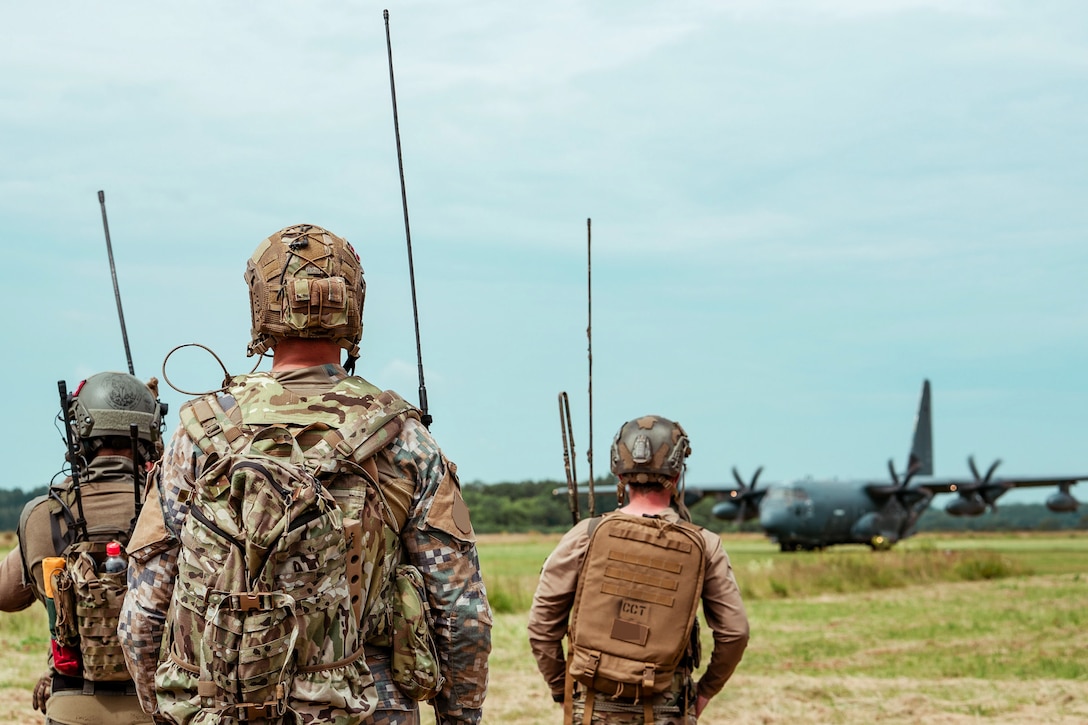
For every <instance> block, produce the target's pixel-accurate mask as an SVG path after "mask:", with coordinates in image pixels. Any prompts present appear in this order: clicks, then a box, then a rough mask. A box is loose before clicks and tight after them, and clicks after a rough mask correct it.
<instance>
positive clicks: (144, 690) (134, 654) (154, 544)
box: [117, 428, 193, 713]
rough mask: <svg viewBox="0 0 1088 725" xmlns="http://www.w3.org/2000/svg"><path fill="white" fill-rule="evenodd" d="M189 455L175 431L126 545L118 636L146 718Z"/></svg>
mask: <svg viewBox="0 0 1088 725" xmlns="http://www.w3.org/2000/svg"><path fill="white" fill-rule="evenodd" d="M192 452H193V443H192V441H191V440H190V439H189V437H188V436H187V435H185V432H184V430H182V429H181V428H179V429H178V431H177V432H176V433H175V434H174V438H173V440H171V441H170V444H169V446H168V447H167V448H166V451H165V453H164V455H163V457H162V460H161V461H160V462H159V463H158V464H156V467H155V469H154V470H153V472H152V474H151V475H150V476H149V477H148V480H149V482H150V483H149V485H148V490H147V495H146V497H145V500H144V507H143V509H142V510H141V512H140V519H139V521H137V523H136V529H135V530H134V531H133V532H132V538H131V540H130V541H129V545H128V554H129V567H128V594H127V595H126V596H125V601H124V603H123V604H122V606H121V615H120V619H119V622H118V626H117V635H118V638H119V639H120V641H121V646H122V648H123V649H124V653H125V659H126V660H127V662H128V667H129V671H130V672H131V673H132V679H133V681H134V682H135V683H136V692H137V694H138V695H139V697H140V705H141V706H142V707H143V709H144V710H145V711H146V712H149V713H154V712H155V710H156V701H155V670H156V668H157V667H158V664H159V650H160V645H161V643H162V636H163V629H164V625H165V622H166V614H167V611H168V610H169V608H170V599H171V597H172V596H173V593H174V578H175V577H176V576H177V570H178V564H177V559H178V541H177V538H176V537H175V535H174V534H173V533H172V532H173V531H177V530H178V529H179V528H180V526H181V524H182V523H183V522H184V519H185V515H186V514H187V513H188V507H189V505H188V496H189V493H190V492H191V490H192V482H191V481H190V480H189V477H188V476H187V472H188V470H189V466H190V460H191V457H192Z"/></svg>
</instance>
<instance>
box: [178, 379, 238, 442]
mask: <svg viewBox="0 0 1088 725" xmlns="http://www.w3.org/2000/svg"><path fill="white" fill-rule="evenodd" d="M179 415H180V417H181V424H182V426H184V427H185V432H186V433H188V434H189V438H191V439H192V440H193V443H194V444H195V445H196V447H197V448H198V449H199V450H200V451H201V453H204V454H208V453H211V452H212V451H216V452H218V453H219V454H220V455H226V454H228V453H231V452H238V451H239V450H241V448H243V447H244V445H245V433H244V431H243V430H242V414H241V411H240V410H239V409H238V406H237V405H232V406H231V407H230V408H229V410H228V409H225V408H224V407H223V404H222V403H221V402H220V400H219V395H217V394H216V393H209V394H208V395H205V396H203V397H200V398H196V399H194V400H190V401H188V402H186V403H185V404H183V405H182V406H181V411H180V413H179Z"/></svg>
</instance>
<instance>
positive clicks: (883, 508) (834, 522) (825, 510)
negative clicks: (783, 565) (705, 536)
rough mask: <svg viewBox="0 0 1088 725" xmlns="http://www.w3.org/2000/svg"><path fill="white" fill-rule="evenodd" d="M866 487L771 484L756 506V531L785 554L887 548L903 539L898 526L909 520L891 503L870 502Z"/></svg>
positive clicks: (857, 483)
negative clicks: (855, 547) (841, 548)
mask: <svg viewBox="0 0 1088 725" xmlns="http://www.w3.org/2000/svg"><path fill="white" fill-rule="evenodd" d="M866 485H868V484H867V482H865V481H836V480H830V481H816V480H808V479H805V480H800V481H795V482H793V483H789V484H774V485H772V486H771V487H770V488H769V489H768V491H767V494H766V495H765V496H764V497H763V500H762V502H761V503H760V508H759V522H760V526H761V527H762V528H763V531H764V532H765V533H766V534H767V536H769V537H770V538H771V539H772V540H774V541H775V542H777V543H778V544H779V546H780V547H781V548H782V550H783V551H794V550H797V549H818V548H822V547H825V546H832V545H835V544H866V545H869V546H873V547H874V548H881V547H882V546H883V545H891V544H892V543H895V541H897V540H898V539H899V538H901V536H900V531H901V525H902V523H903V522H904V520H905V519H906V517H907V516H908V515H909V514H908V512H907V511H906V510H904V508H903V507H902V506H901V505H900V504H899V502H898V501H896V500H895V499H894V498H889V499H886V500H883V501H877V500H874V499H873V498H872V497H871V496H870V495H869V494H868V493H867V492H866V490H865V486H866Z"/></svg>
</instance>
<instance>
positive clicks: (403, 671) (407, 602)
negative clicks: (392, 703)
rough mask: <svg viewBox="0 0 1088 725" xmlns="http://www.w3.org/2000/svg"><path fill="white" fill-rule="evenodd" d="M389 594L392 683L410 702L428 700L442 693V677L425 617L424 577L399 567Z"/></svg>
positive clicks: (405, 565)
mask: <svg viewBox="0 0 1088 725" xmlns="http://www.w3.org/2000/svg"><path fill="white" fill-rule="evenodd" d="M392 590H393V591H392V601H391V602H390V605H391V607H390V609H391V615H392V616H391V619H392V622H391V623H392V627H391V629H392V643H391V645H392V649H391V654H390V665H391V667H392V671H393V681H394V682H396V683H397V686H398V687H399V688H400V689H401V692H403V693H404V694H405V695H407V696H408V697H410V698H412V699H413V700H430V699H431V698H433V697H434V696H435V695H436V694H438V691H439V690H441V689H442V684H443V677H442V673H441V671H440V670H439V666H438V651H437V649H436V648H435V644H434V637H433V636H432V634H431V626H430V621H429V620H430V618H429V617H428V615H427V613H428V607H427V592H426V589H425V588H424V586H423V575H422V574H420V573H419V569H417V568H415V567H414V566H412V565H411V564H400V565H398V566H397V568H396V574H395V577H394V581H393V587H392Z"/></svg>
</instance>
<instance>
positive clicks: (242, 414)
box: [181, 373, 419, 473]
mask: <svg viewBox="0 0 1088 725" xmlns="http://www.w3.org/2000/svg"><path fill="white" fill-rule="evenodd" d="M228 391H229V392H230V394H231V398H233V402H234V405H231V406H229V408H226V409H225V408H224V407H223V405H222V403H221V402H220V397H219V396H218V395H215V394H211V395H206V396H204V397H202V398H198V399H196V400H193V401H190V402H189V403H186V404H185V405H184V406H182V408H181V422H182V425H183V426H184V427H185V430H186V432H187V433H188V434H189V437H190V438H191V439H192V440H193V442H194V443H195V444H196V446H197V448H199V449H200V451H201V452H203V453H204V454H205V455H206V454H208V453H211V452H212V451H215V452H217V453H219V454H220V455H228V454H230V453H240V452H242V451H243V450H244V449H245V448H246V446H247V445H249V443H250V441H251V439H250V438H249V437H248V436H247V435H246V430H245V426H252V425H270V424H277V423H281V424H290V425H291V426H292V427H295V426H297V427H306V426H312V427H313V428H314V429H315V433H316V432H318V431H320V434H319V435H320V437H319V438H318V440H317V441H316V442H314V443H313V444H312V445H310V446H308V447H307V449H306V457H307V459H310V460H314V461H323V462H325V463H324V464H323V466H324V467H328V466H335V465H336V464H335V462H336V460H337V459H341V460H343V459H346V460H351V461H354V462H355V463H357V464H360V465H363V464H364V463H365V462H366V461H367V459H369V458H371V457H372V456H373V455H374V454H375V453H376V452H377V451H379V450H381V449H382V448H384V447H385V446H386V445H388V444H389V442H390V441H391V440H392V438H393V437H395V436H396V434H397V433H398V432H399V431H400V427H401V426H400V423H401V421H402V417H403V416H408V417H416V418H418V416H419V414H418V412H417V411H416V410H415V408H414V407H413V406H412V405H411V404H410V403H408V402H407V401H406V400H404V399H403V398H401V397H400V396H398V395H397V394H396V393H393V392H392V391H382V390H380V389H379V388H377V387H375V386H373V385H371V384H370V383H368V382H366V381H365V380H363V379H361V378H357V377H349V378H345V379H344V380H341V381H340V382H339V383H337V384H336V386H334V387H333V388H332V389H331V390H329V391H326V392H324V393H321V394H318V395H310V396H305V397H303V396H299V395H297V394H295V393H293V392H291V391H290V390H287V389H285V388H284V387H283V386H282V385H281V384H280V383H279V382H278V381H276V379H275V378H274V377H272V376H271V375H269V374H267V373H256V374H253V375H248V376H247V375H242V376H238V377H236V378H233V379H232V380H231V384H230V386H229V388H228ZM394 421H398V422H397V423H394ZM390 424H392V425H390ZM364 468H366V469H367V471H368V473H372V472H373V465H369V466H367V465H364Z"/></svg>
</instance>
